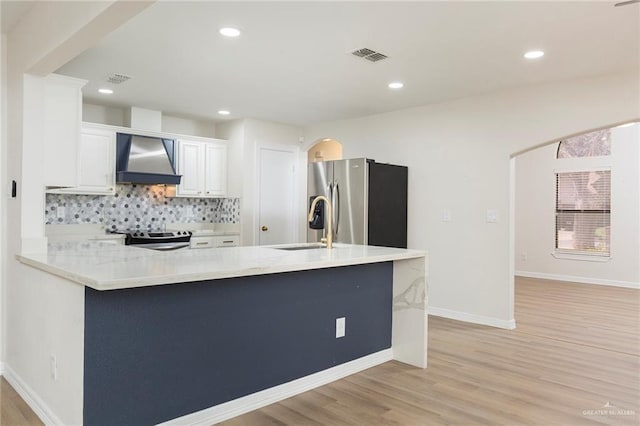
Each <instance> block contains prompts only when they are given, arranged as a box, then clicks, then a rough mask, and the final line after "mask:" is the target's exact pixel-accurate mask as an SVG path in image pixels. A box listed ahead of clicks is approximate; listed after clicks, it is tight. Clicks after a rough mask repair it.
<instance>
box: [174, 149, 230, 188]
mask: <svg viewBox="0 0 640 426" xmlns="http://www.w3.org/2000/svg"><path fill="white" fill-rule="evenodd" d="M178 174H180V175H182V180H181V182H180V185H178V187H177V189H176V196H178V197H198V198H200V197H225V196H226V195H227V145H226V144H225V143H224V142H216V141H213V140H212V141H200V140H198V141H196V140H186V139H179V140H178Z"/></svg>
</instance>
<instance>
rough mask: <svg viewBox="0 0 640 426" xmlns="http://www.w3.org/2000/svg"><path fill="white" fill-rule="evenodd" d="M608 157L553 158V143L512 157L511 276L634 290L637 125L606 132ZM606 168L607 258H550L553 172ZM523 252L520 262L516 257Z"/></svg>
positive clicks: (639, 231) (639, 243) (639, 276)
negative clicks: (608, 205)
mask: <svg viewBox="0 0 640 426" xmlns="http://www.w3.org/2000/svg"><path fill="white" fill-rule="evenodd" d="M611 145H612V146H611V156H609V157H590V158H567V159H556V151H557V148H558V144H557V143H553V144H550V145H547V146H545V147H541V148H538V149H535V150H532V151H529V152H527V153H524V154H522V155H519V156H518V157H517V158H516V204H515V208H516V210H515V226H516V239H515V243H516V249H515V253H516V256H515V268H516V274H517V275H523V276H532V277H540V278H550V279H560V280H567V281H578V282H591V283H602V284H612V285H622V286H626V287H636V288H640V262H639V261H638V259H640V228H639V227H638V219H637V218H638V217H639V216H640V205H639V198H640V187H639V186H638V179H639V177H638V174H639V173H640V171H639V170H640V162H639V160H638V158H639V155H640V154H639V152H640V124H636V125H634V126H632V127H623V128H620V127H618V128H614V129H612V131H611ZM585 167H592V168H594V169H597V168H599V167H603V168H611V204H612V206H611V260H610V261H608V262H594V261H584V260H569V259H558V258H556V257H554V256H552V253H553V249H554V245H555V239H554V229H555V216H554V211H555V172H556V171H571V170H584V168H585ZM523 253H525V254H526V260H525V259H523V257H522V254H523Z"/></svg>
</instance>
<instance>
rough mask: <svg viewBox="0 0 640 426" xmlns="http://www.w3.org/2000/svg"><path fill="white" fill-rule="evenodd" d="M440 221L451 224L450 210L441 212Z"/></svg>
mask: <svg viewBox="0 0 640 426" xmlns="http://www.w3.org/2000/svg"><path fill="white" fill-rule="evenodd" d="M442 221H443V222H451V210H449V209H444V210H442Z"/></svg>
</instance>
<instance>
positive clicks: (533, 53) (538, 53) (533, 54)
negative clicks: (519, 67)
mask: <svg viewBox="0 0 640 426" xmlns="http://www.w3.org/2000/svg"><path fill="white" fill-rule="evenodd" d="M543 56H544V52H543V51H542V50H530V51H528V52H527V53H525V54H524V57H525V58H527V59H538V58H542V57H543Z"/></svg>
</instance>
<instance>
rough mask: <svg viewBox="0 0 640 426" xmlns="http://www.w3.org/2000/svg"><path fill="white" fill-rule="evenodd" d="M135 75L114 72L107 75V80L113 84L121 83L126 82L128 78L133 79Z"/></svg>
mask: <svg viewBox="0 0 640 426" xmlns="http://www.w3.org/2000/svg"><path fill="white" fill-rule="evenodd" d="M132 78H133V77H131V76H129V75H125V74H118V73H113V74H111V75H109V76H108V77H107V82H109V83H111V84H120V83H124V82H125V81H127V80H130V79H132Z"/></svg>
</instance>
